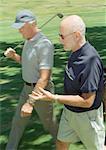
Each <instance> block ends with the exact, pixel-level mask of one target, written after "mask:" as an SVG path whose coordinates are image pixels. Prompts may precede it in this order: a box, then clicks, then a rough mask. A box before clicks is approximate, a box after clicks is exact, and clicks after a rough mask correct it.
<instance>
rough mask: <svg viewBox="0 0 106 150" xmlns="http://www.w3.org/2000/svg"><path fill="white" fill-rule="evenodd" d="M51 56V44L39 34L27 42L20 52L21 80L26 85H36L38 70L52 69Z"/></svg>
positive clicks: (52, 49) (52, 50) (52, 53)
mask: <svg viewBox="0 0 106 150" xmlns="http://www.w3.org/2000/svg"><path fill="white" fill-rule="evenodd" d="M53 55H54V47H53V44H52V43H51V41H50V40H48V39H47V37H46V36H45V35H44V34H42V33H41V32H39V33H37V34H36V35H35V36H34V37H33V38H32V39H30V40H27V41H26V42H25V44H24V47H23V51H22V78H23V80H24V81H26V82H28V83H36V82H37V81H38V79H39V70H40V69H51V68H52V67H53Z"/></svg>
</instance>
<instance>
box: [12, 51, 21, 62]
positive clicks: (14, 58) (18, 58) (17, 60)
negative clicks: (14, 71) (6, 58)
mask: <svg viewBox="0 0 106 150" xmlns="http://www.w3.org/2000/svg"><path fill="white" fill-rule="evenodd" d="M12 59H13V60H15V61H16V62H17V63H21V56H20V55H18V54H17V53H15V54H14V57H13V58H12Z"/></svg>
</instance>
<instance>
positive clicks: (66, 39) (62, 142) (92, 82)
mask: <svg viewBox="0 0 106 150" xmlns="http://www.w3.org/2000/svg"><path fill="white" fill-rule="evenodd" d="M85 30H86V27H85V23H84V21H83V20H82V19H81V18H80V17H79V16H77V15H72V16H68V17H66V18H64V19H63V20H62V22H61V24H60V34H59V35H60V41H61V43H62V44H63V46H64V49H65V50H71V51H72V53H71V54H70V56H69V59H68V63H67V65H66V69H65V75H64V95H54V94H52V93H50V92H48V91H46V90H43V89H42V88H40V91H41V92H42V93H43V95H41V94H37V96H36V93H34V92H33V93H32V94H31V95H30V97H31V98H33V99H35V100H39V99H40V100H48V101H58V102H59V103H61V104H64V109H63V113H62V116H61V120H60V124H59V130H58V135H57V150H68V149H69V146H70V144H71V143H76V142H79V141H81V142H82V143H83V144H84V146H85V148H86V149H87V150H104V139H105V128H104V124H103V105H102V90H103V86H104V83H103V65H102V62H101V60H100V56H99V55H98V53H97V51H96V50H95V48H94V47H93V46H92V45H91V44H90V43H89V42H88V41H86V39H85Z"/></svg>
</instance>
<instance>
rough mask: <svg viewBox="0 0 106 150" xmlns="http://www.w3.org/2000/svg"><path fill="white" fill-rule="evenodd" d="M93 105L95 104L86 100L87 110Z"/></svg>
mask: <svg viewBox="0 0 106 150" xmlns="http://www.w3.org/2000/svg"><path fill="white" fill-rule="evenodd" d="M92 105H93V102H90V101H87V100H85V108H90V107H91V106H92Z"/></svg>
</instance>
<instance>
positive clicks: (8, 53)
mask: <svg viewBox="0 0 106 150" xmlns="http://www.w3.org/2000/svg"><path fill="white" fill-rule="evenodd" d="M15 54H16V51H15V50H14V49H12V48H7V50H6V51H5V52H4V55H5V56H6V57H8V58H11V59H14V57H15Z"/></svg>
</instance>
